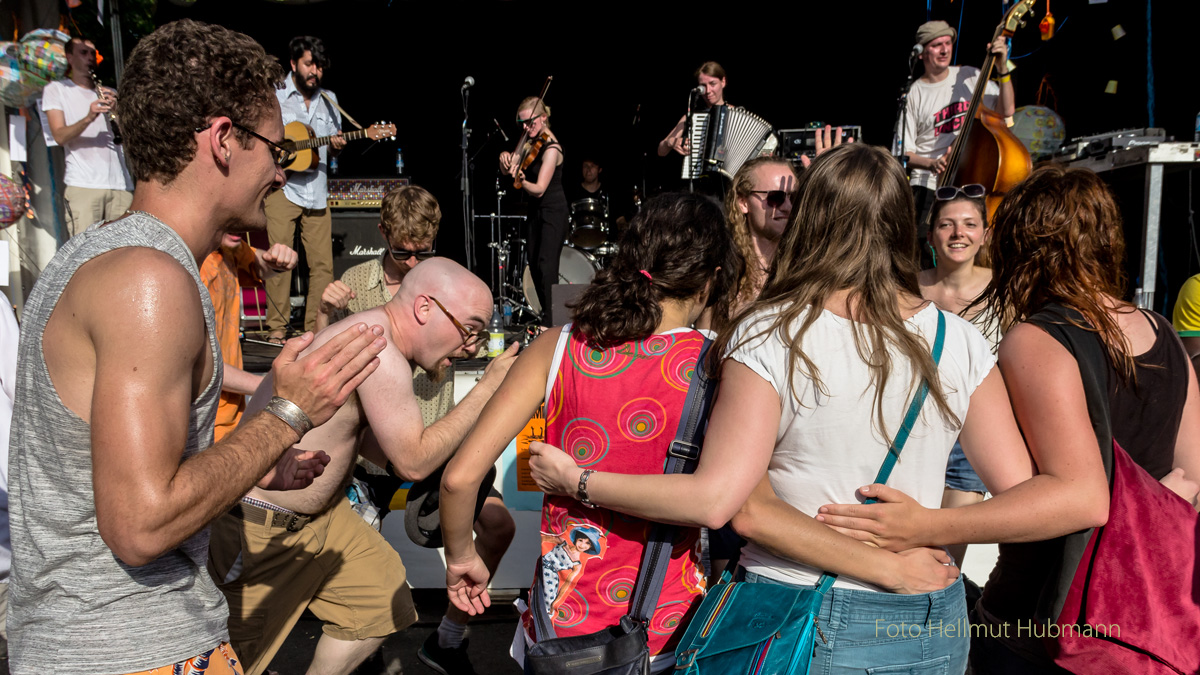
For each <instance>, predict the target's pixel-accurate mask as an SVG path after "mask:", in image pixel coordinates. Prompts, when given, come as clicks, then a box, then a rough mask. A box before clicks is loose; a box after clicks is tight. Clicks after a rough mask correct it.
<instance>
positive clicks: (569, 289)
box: [550, 284, 591, 326]
mask: <svg viewBox="0 0 1200 675" xmlns="http://www.w3.org/2000/svg"><path fill="white" fill-rule="evenodd" d="M590 285H591V284H554V285H553V286H551V287H550V325H552V326H561V325H563V324H564V323H566V322H568V321H570V320H571V310H570V309H567V303H568V302H574V301H576V300H578V299H579V296H581V295H583V292H584V291H586V290H587V288H588V286H590Z"/></svg>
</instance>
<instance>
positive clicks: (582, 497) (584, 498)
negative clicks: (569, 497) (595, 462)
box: [575, 469, 596, 509]
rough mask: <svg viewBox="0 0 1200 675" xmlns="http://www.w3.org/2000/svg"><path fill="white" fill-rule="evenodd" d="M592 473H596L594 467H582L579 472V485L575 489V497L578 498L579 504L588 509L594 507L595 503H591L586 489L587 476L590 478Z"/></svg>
mask: <svg viewBox="0 0 1200 675" xmlns="http://www.w3.org/2000/svg"><path fill="white" fill-rule="evenodd" d="M593 473H596V471H595V470H594V469H584V470H583V473H581V474H579V485H578V487H576V489H575V498H576V499H578V500H579V503H580V504H583V505H584V506H586V507H588V508H589V509H594V508H596V505H595V504H593V503H592V500H591V498H590V497H589V496H588V490H587V483H588V478H591V477H592V474H593Z"/></svg>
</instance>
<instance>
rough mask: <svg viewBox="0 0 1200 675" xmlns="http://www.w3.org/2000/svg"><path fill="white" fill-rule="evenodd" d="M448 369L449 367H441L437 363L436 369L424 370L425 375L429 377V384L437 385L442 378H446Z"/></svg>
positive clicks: (439, 363)
mask: <svg viewBox="0 0 1200 675" xmlns="http://www.w3.org/2000/svg"><path fill="white" fill-rule="evenodd" d="M449 367H450V366H443V365H442V364H441V362H440V361H439V362H438V365H437V368H435V369H433V370H426V371H425V374H426V375H428V376H429V381H430V382H433V383H434V384H437V383H439V382H441V381H442V378H444V377H446V369H447V368H449Z"/></svg>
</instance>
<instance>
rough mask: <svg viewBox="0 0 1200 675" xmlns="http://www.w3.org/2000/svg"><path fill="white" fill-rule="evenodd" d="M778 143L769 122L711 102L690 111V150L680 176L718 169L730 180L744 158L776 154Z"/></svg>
mask: <svg viewBox="0 0 1200 675" xmlns="http://www.w3.org/2000/svg"><path fill="white" fill-rule="evenodd" d="M778 144H779V141H778V139H777V138H776V137H775V133H774V131H773V130H772V128H771V125H770V124H768V123H767V121H766V120H764V119H763V118H761V117H759V116H758V115H755V114H754V113H751V112H747V111H745V110H743V109H741V108H734V107H733V106H728V105H718V106H713V107H712V108H710V109H709V110H708V112H702V113H693V114H692V130H691V153H690V154H688V155H687V156H685V157H684V158H683V177H684V178H688V179H691V178H699V177H700V176H703V175H706V174H712V173H713V172H720V173H722V174H725V176H726V177H728V178H729V179H731V180H732V179H733V175H734V174H735V173H737V171H738V169H740V168H742V165H743V164H745V163H746V161H747V160H750V159H753V158H755V157H763V156H767V155H773V154H775V149H776V147H777V146H778Z"/></svg>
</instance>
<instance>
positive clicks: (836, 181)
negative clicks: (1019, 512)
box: [713, 143, 960, 436]
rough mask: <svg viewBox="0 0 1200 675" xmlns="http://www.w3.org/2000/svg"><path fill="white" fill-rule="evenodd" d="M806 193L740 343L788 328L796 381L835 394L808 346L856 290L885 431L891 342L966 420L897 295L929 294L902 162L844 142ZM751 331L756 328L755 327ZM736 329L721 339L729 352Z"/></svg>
mask: <svg viewBox="0 0 1200 675" xmlns="http://www.w3.org/2000/svg"><path fill="white" fill-rule="evenodd" d="M798 188H799V196H798V197H797V200H796V204H795V206H794V207H793V208H792V217H791V220H789V221H788V226H787V229H786V230H785V231H784V233H783V239H782V240H781V241H780V244H779V250H778V251H777V252H776V254H775V262H774V264H773V265H772V266H771V271H770V273H769V274H768V276H767V283H766V285H765V286H764V287H763V289H762V293H760V294H759V296H758V300H756V301H755V302H754V303H752V304H751V305H750V306H749V307H747V308H746V309H745V310H743V311H742V312H741V313H740V314H739V316H738V319H737V320H738V321H739V322H740V321H741V320H744V319H746V318H747V317H749V316H750V315H752V314H755V313H760V312H761V313H762V316H763V319H762V320H761V321H759V322H756V323H755V324H754V325H755V326H765V328H762V329H761V330H759V331H758V332H757V333H755V334H751V335H747V336H746V337H743V338H742V340H741V341H740V342H739V343H738V345H737V346H740V345H742V344H746V343H748V342H751V341H753V340H755V339H757V338H759V337H761V336H763V335H766V334H769V333H772V332H775V331H778V332H779V336H780V337H781V338H782V340H783V343H784V344H786V345H788V346H789V347H788V349H789V351H790V362H791V364H790V365H791V367H790V368H789V373H788V388H789V389H790V390H791V391H792V396H793V397H795V398H796V400H797V401H799V395H798V394H797V393H796V388H795V386H794V384H793V379H794V376H795V374H796V373H797V372H799V373H801V374H802V375H804V376H806V377H808V378H810V379H811V380H812V381H813V384H814V386H815V387H816V389H817V390H818V391H822V392H826V391H827V390H826V389H825V387H824V384H823V383H822V380H821V374H820V373H819V372H818V371H817V366H816V364H815V363H814V362H813V361H812V359H811V358H809V356H808V355H807V354H805V353H804V351H803V350H802V349H801V348H800V345H801V343H802V341H803V338H804V334H805V333H806V332H807V331H808V329H809V328H810V327H811V326H812V325H813V323H814V322H815V321H816V320H817V318H818V317H819V316H820V314H821V312H822V310H823V309H824V306H825V302H826V301H827V300H828V299H829V298H830V296H832V295H833V294H834V293H835V292H837V291H842V290H849V291H850V297H849V305H850V306H851V307H853V311H854V322H853V326H854V346H855V348H856V349H857V351H858V355H859V356H860V357H861V358H862V360H863V362H864V363H866V364H867V366H868V368H870V370H871V381H872V385H873V386H874V388H875V400H874V405H873V406H872V407H873V410H874V415H875V422H876V426H877V428H878V430H879V432H880V433H881V434H883V435H884V436H890V434H888V432H887V428H886V425H885V423H884V419H883V406H882V405H881V404H882V402H883V394H884V391H885V389H886V387H887V383H888V379H889V377H890V376H891V374H892V356H891V354H890V353H889V347H893V348H895V349H896V350H897V351H898V352H899V353H900V355H901V356H902V357H904V358H907V359H908V360H909V361H911V362H912V363H913V366H914V367H913V379H912V381H911V382H910V383H909V391H914V390H915V389H916V387H917V385H918V382H919V379H918V378H924V379H925V380H926V381H927V382H929V392H930V394H931V395H932V397H933V401H934V403H935V404H936V406H937V408H938V410H939V411H941V413H942V416H943V417H944V418H945V419H947V420H952V421H953V423H954V424H955V425H956V426H957V425H958V424H960V421H959V419H958V417H957V416H956V415H955V414H954V412H953V411H952V410H951V409H950V406H949V404H948V403H947V401H946V396H945V394H944V393H943V391H942V386H941V380H940V378H939V377H938V372H937V367H936V365H935V364H934V362H933V357H932V355H931V354H930V344H929V343H928V342H926V341H925V340H922V339H921V338H920V337H918V336H917V335H914V334H913V333H911V332H909V330H908V329H907V328H906V327H905V325H904V318H903V317H901V315H900V308H899V306H898V302H897V298H898V297H899V296H900V294H902V293H904V294H907V295H909V296H911V297H912V298H913V300H914V301H919V300H920V298H921V292H920V287H919V286H918V284H917V262H916V250H917V223H916V221H917V217H916V209H915V207H914V205H913V197H912V191H911V190H910V188H909V187H908V182H907V180H905V177H904V172H903V171H902V170H901V168H900V165H899V164H898V163H896V161H895V160H894V159H893V158H892V156H891V155H890V154H888V153H887V152H886V151H884V150H883V149H881V148H876V147H871V146H868V145H865V144H861V143H852V144H847V145H841V146H838V147H836V148H834V149H832V150H830V151H829V152H826V153H824V154H822V155H821V156H820V157H818V158H817V160H816V161H814V162H813V164H812V166H811V167H810V168H809V169H808V170H806V171H804V172H803V173H802V174H801V175H800V181H799V185H798ZM747 332H748V333H749V331H747ZM728 345H729V335H728V334H725V335H722V336H721V338H720V339H719V340H718V342H717V344H716V345H715V346H716V347H718V348H719V349H714V350H713V351H714V352H716V353H718V354H725V353H728V352H727V350H726V347H727V346H728Z"/></svg>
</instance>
